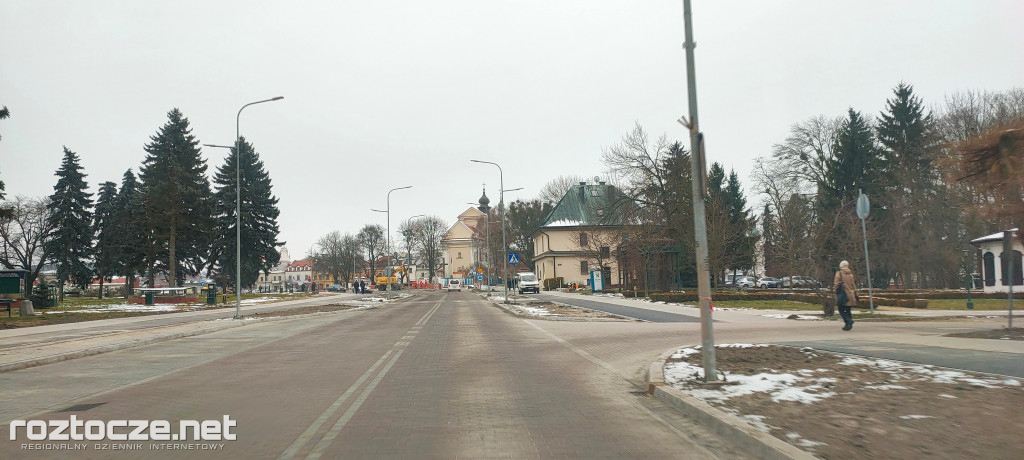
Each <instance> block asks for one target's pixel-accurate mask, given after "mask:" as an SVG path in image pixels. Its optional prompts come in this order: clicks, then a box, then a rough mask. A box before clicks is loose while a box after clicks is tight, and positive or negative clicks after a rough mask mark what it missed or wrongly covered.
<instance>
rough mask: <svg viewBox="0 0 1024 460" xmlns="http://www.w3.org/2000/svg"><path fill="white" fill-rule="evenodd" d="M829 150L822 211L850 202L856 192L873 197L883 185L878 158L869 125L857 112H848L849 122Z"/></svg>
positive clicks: (840, 130)
mask: <svg viewBox="0 0 1024 460" xmlns="http://www.w3.org/2000/svg"><path fill="white" fill-rule="evenodd" d="M832 150H833V152H835V157H834V158H832V159H831V160H830V161H829V162H828V170H827V171H826V172H825V177H826V184H825V190H822V191H820V192H819V198H821V199H822V200H823V202H822V204H823V208H825V209H834V208H835V207H836V206H839V205H840V204H841V203H843V202H847V203H850V202H853V200H856V199H857V190H858V189H863V190H864V193H866V194H869V195H872V196H876V197H877V194H876V193H875V192H877V191H879V190H881V189H882V187H883V185H884V184H883V183H882V179H884V177H882V174H881V172H882V171H883V164H882V157H881V154H880V152H879V150H878V148H877V147H876V146H875V139H874V136H873V135H872V133H871V125H870V124H869V123H868V122H867V121H866V120H864V117H863V116H862V115H861V114H860V113H859V112H857V111H855V110H853V109H852V108H851V109H850V110H849V118H847V119H846V120H844V122H843V126H842V127H841V128H840V129H839V134H838V135H837V136H836V145H835V147H834V148H833V149H832Z"/></svg>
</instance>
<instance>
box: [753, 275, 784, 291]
mask: <svg viewBox="0 0 1024 460" xmlns="http://www.w3.org/2000/svg"><path fill="white" fill-rule="evenodd" d="M757 287H759V288H761V289H768V288H777V287H782V280H780V279H778V278H772V277H770V276H762V277H761V278H760V279H758V280H757Z"/></svg>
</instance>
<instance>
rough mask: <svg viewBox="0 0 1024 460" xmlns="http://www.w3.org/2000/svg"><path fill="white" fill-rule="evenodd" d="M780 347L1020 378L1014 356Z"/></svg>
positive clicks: (930, 349) (873, 345)
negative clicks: (824, 351)
mask: <svg viewBox="0 0 1024 460" xmlns="http://www.w3.org/2000/svg"><path fill="white" fill-rule="evenodd" d="M781 344H782V345H791V346H794V347H811V348H815V349H819V350H826V351H834V352H838V353H847V354H854V355H864V356H873V357H876V358H883V359H893V360H897V361H906V362H909V363H919V364H929V365H933V366H942V367H949V368H953V369H964V370H969V371H976V372H986V373H990V374H1000V375H1011V376H1015V377H1024V365H1022V364H1021V360H1020V355H1019V354H1014V353H998V352H991V351H975V350H962V349H955V348H945V347H935V346H921V345H909V344H900V343H885V342H874V341H865V340H829V341H818V340H809V341H797V342H781Z"/></svg>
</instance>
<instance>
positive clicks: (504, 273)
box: [469, 160, 508, 303]
mask: <svg viewBox="0 0 1024 460" xmlns="http://www.w3.org/2000/svg"><path fill="white" fill-rule="evenodd" d="M469 161H472V162H474V163H487V164H491V165H494V166H497V167H498V179H499V180H500V183H499V184H498V187H500V188H499V190H500V191H501V192H500V193H499V196H498V210H499V211H501V249H502V252H503V253H504V254H502V259H503V260H502V264H501V277H502V279H503V280H504V282H503V283H502V284H504V285H505V303H508V244H507V243H506V241H505V172H504V171H502V170H501V165H499V164H498V163H495V162H493V161H481V160H469Z"/></svg>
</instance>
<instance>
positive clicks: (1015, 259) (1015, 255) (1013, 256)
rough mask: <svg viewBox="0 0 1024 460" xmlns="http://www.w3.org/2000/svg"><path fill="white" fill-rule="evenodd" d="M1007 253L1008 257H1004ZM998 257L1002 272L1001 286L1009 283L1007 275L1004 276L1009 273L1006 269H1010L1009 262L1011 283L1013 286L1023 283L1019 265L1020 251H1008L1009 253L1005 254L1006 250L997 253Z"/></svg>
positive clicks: (1022, 274) (1023, 277)
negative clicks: (1011, 269)
mask: <svg viewBox="0 0 1024 460" xmlns="http://www.w3.org/2000/svg"><path fill="white" fill-rule="evenodd" d="M1007 255H1008V256H1009V257H1006V256H1007ZM999 259H1000V261H999V262H1000V264H1001V265H1002V267H1000V268H1001V269H1002V270H1003V273H1002V275H1003V276H1002V279H1003V286H1007V285H1009V284H1010V280H1009V279H1007V276H1006V275H1008V274H1009V273H1008V271H1009V269H1010V267H1009V264H1010V263H1012V264H1013V285H1014V286H1020V285H1021V284H1024V273H1021V268H1022V267H1021V253H1020V251H1010V252H1009V254H1007V253H1006V252H1003V253H1002V254H1000V255H999Z"/></svg>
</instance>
